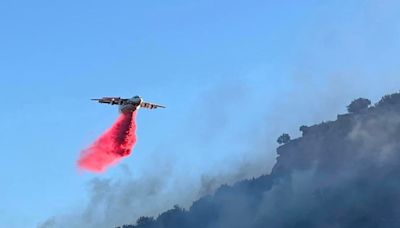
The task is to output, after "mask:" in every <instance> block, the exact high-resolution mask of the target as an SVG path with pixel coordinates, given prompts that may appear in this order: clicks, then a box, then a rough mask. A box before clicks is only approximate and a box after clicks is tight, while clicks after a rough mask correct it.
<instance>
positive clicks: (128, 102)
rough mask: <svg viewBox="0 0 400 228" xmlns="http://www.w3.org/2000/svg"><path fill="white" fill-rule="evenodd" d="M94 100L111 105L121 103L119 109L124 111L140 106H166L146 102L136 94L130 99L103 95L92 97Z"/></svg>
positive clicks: (136, 108) (152, 107)
mask: <svg viewBox="0 0 400 228" xmlns="http://www.w3.org/2000/svg"><path fill="white" fill-rule="evenodd" d="M92 101H97V102H99V103H104V104H110V105H119V110H120V111H121V112H123V113H129V112H134V111H136V110H138V109H139V108H148V109H156V108H165V106H162V105H158V104H153V103H149V102H145V101H143V99H142V98H141V97H139V96H134V97H132V98H130V99H128V98H121V97H103V98H101V99H92Z"/></svg>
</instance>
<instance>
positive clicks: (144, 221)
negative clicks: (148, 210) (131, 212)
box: [136, 216, 154, 226]
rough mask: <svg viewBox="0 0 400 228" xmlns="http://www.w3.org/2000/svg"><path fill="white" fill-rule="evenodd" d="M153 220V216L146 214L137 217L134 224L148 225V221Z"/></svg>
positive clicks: (151, 221)
mask: <svg viewBox="0 0 400 228" xmlns="http://www.w3.org/2000/svg"><path fill="white" fill-rule="evenodd" d="M153 222H154V218H153V217H146V216H142V217H140V218H138V220H137V221H136V224H137V225H138V226H139V225H142V226H143V225H149V224H150V223H153Z"/></svg>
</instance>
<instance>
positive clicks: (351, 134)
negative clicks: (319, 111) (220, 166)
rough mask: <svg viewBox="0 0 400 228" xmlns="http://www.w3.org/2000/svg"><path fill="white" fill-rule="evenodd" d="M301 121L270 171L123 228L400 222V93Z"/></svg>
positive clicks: (398, 224)
mask: <svg viewBox="0 0 400 228" xmlns="http://www.w3.org/2000/svg"><path fill="white" fill-rule="evenodd" d="M369 104H370V102H369V101H368V100H366V99H358V100H355V101H354V102H353V103H352V104H351V105H349V107H348V110H349V113H347V114H344V115H338V118H337V120H335V121H329V122H324V123H321V124H317V125H314V126H309V127H308V126H302V127H301V128H300V130H301V131H302V134H303V135H302V137H300V138H297V139H292V140H289V141H287V142H286V143H285V144H283V145H281V146H280V147H278V148H277V155H278V157H277V161H276V164H275V165H274V167H273V169H272V171H271V173H270V174H267V175H263V176H260V177H258V178H254V179H251V180H244V181H240V182H238V183H236V184H234V185H233V186H227V185H224V186H221V187H220V188H219V189H218V190H217V191H216V192H215V193H214V194H213V195H209V196H205V197H202V198H201V199H199V200H197V201H195V202H194V203H193V205H192V206H191V207H190V208H189V209H188V210H185V209H182V208H180V207H178V206H175V207H174V208H173V209H171V210H169V211H166V212H164V213H162V214H161V215H159V216H158V217H157V218H156V219H154V218H149V217H142V218H140V219H139V220H138V221H137V224H135V225H124V226H123V228H177V227H191V228H197V227H198V228H200V227H201V228H204V227H210V228H211V227H212V228H214V227H216V228H217V227H229V228H232V227H257V228H258V227H260V228H261V227H291V228H294V227H335V228H336V227H340V228H341V227H400V218H399V217H398V215H399V213H400V182H399V179H400V143H399V142H400V140H399V138H400V93H397V94H392V95H388V96H385V97H383V98H382V100H381V101H379V102H378V103H377V104H375V105H373V106H370V105H369Z"/></svg>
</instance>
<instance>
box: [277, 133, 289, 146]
mask: <svg viewBox="0 0 400 228" xmlns="http://www.w3.org/2000/svg"><path fill="white" fill-rule="evenodd" d="M276 141H277V142H278V143H279V144H286V143H288V142H289V141H290V135H289V134H286V133H284V134H282V135H281V136H279V138H278V139H277V140H276Z"/></svg>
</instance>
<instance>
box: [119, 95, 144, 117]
mask: <svg viewBox="0 0 400 228" xmlns="http://www.w3.org/2000/svg"><path fill="white" fill-rule="evenodd" d="M142 102H143V99H142V98H141V97H139V96H134V97H132V98H131V99H129V100H128V102H126V104H120V105H119V110H120V112H122V113H129V112H134V111H136V110H138V109H139V108H140V104H141V103H142Z"/></svg>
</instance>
